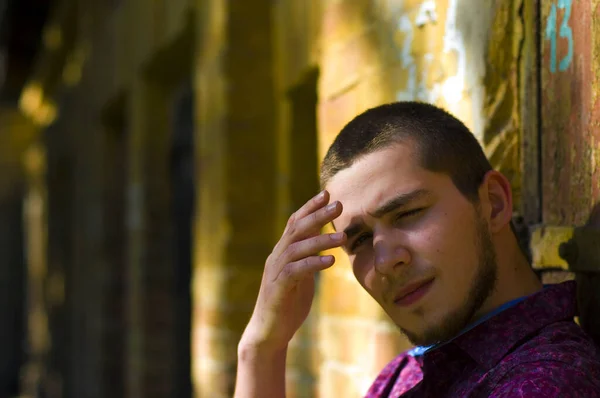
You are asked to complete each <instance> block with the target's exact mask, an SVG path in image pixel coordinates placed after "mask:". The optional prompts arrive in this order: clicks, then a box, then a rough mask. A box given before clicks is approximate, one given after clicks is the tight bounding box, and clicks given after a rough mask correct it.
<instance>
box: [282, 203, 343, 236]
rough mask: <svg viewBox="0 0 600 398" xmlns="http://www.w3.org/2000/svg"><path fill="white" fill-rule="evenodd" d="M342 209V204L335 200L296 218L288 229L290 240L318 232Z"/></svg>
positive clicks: (340, 212) (338, 214)
mask: <svg viewBox="0 0 600 398" xmlns="http://www.w3.org/2000/svg"><path fill="white" fill-rule="evenodd" d="M342 210H343V206H342V204H341V203H340V202H337V201H336V202H333V203H330V204H328V205H327V206H325V207H323V208H320V209H318V210H317V211H315V212H313V213H311V214H308V215H306V216H305V217H304V218H302V219H300V220H297V221H296V223H295V224H294V225H293V227H292V228H291V229H290V230H289V231H288V234H289V235H290V238H291V241H292V242H296V241H298V240H301V239H306V238H309V237H312V236H315V235H318V234H320V233H321V231H322V229H323V227H324V226H325V225H327V224H328V223H330V222H332V221H333V220H335V219H336V218H338V217H339V216H340V214H342Z"/></svg>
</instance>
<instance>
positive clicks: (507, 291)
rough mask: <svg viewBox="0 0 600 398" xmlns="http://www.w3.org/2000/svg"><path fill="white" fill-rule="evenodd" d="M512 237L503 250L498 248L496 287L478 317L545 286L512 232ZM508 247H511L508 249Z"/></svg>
mask: <svg viewBox="0 0 600 398" xmlns="http://www.w3.org/2000/svg"><path fill="white" fill-rule="evenodd" d="M511 238H512V239H511V240H512V242H510V243H512V244H507V245H502V247H503V250H496V253H497V264H498V275H497V281H496V287H495V289H494V291H493V292H492V293H491V295H490V296H489V297H488V299H487V300H486V301H485V303H484V305H483V306H482V307H481V309H480V310H479V311H478V314H477V316H476V318H479V317H481V316H483V315H485V314H486V313H489V312H491V311H493V310H494V309H496V308H498V307H500V306H502V305H503V304H505V303H508V302H509V301H512V300H515V299H518V298H520V297H524V296H529V295H531V294H533V293H535V292H538V291H540V290H541V289H542V287H543V285H542V282H541V281H540V280H539V278H538V277H537V275H536V274H535V273H534V272H533V269H532V268H531V265H530V264H529V262H528V261H527V259H526V258H525V255H524V254H523V253H522V252H521V249H520V248H519V247H518V245H517V243H516V239H515V238H514V235H512V234H511ZM506 247H510V248H511V249H510V250H506Z"/></svg>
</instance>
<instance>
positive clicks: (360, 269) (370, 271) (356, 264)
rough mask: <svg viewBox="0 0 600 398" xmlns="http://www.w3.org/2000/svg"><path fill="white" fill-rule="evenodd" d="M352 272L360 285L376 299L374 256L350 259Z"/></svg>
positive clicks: (359, 256) (360, 256) (358, 256)
mask: <svg viewBox="0 0 600 398" xmlns="http://www.w3.org/2000/svg"><path fill="white" fill-rule="evenodd" d="M350 261H351V264H352V272H353V273H354V276H355V277H356V280H357V281H358V283H360V285H361V286H362V287H363V288H364V289H365V290H366V291H367V292H368V293H369V294H370V295H371V296H373V297H375V298H376V292H377V291H378V288H377V278H376V274H375V269H374V267H373V260H372V256H366V255H357V256H355V257H354V258H351V259H350Z"/></svg>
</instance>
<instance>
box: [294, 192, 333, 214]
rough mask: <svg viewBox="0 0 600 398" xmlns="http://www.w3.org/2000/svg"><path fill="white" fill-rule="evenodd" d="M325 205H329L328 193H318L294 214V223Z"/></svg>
mask: <svg viewBox="0 0 600 398" xmlns="http://www.w3.org/2000/svg"><path fill="white" fill-rule="evenodd" d="M327 203H329V191H327V190H323V191H321V192H319V193H318V194H317V195H316V196H315V197H313V198H312V199H309V200H308V202H306V203H305V204H304V205H303V206H302V207H301V208H299V209H298V210H297V211H296V212H295V213H294V219H295V220H296V221H297V220H300V219H302V218H304V217H306V216H307V215H309V214H311V213H314V212H315V211H317V210H319V209H320V208H322V207H323V206H325V205H326V204H327Z"/></svg>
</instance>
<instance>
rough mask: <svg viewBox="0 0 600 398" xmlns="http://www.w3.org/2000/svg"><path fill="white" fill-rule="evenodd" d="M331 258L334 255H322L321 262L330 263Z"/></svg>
mask: <svg viewBox="0 0 600 398" xmlns="http://www.w3.org/2000/svg"><path fill="white" fill-rule="evenodd" d="M331 260H333V256H322V257H321V262H322V263H323V264H328V263H330V262H331Z"/></svg>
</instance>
